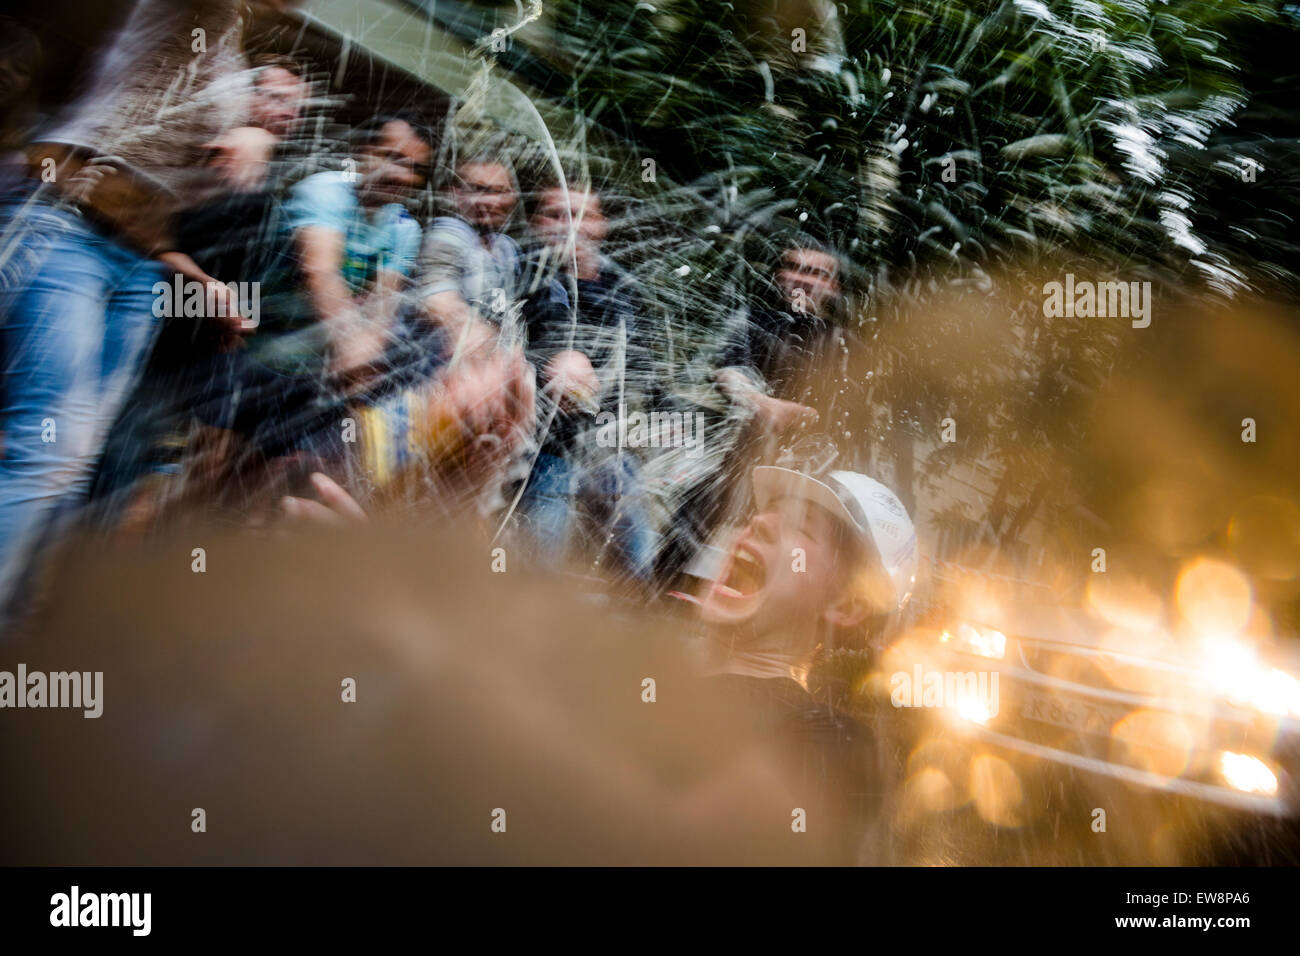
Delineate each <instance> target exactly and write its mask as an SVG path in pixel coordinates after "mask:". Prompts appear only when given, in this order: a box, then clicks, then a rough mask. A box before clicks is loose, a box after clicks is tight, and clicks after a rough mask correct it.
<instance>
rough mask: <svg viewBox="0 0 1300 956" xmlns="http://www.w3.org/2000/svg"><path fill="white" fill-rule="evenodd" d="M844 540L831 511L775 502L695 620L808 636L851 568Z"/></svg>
mask: <svg viewBox="0 0 1300 956" xmlns="http://www.w3.org/2000/svg"><path fill="white" fill-rule="evenodd" d="M845 541H846V536H845V535H844V534H843V532H842V530H841V525H840V522H839V519H837V518H836V517H835V516H834V515H832V514H831V513H830V512H828V511H826V510H825V509H823V508H821V507H820V506H818V505H814V504H812V503H810V502H808V501H804V500H803V499H799V498H789V497H787V498H780V499H778V500H777V501H775V502H773V503H772V504H771V505H770V506H769V507H768V508H767V509H766V510H764V511H762V512H760V513H759V514H757V515H755V516H754V517H753V518H752V519H751V520H750V522H749V524H748V525H746V527H745V529H744V531H743V532H741V534H740V536H739V537H738V538H737V539H736V541H735V543H734V545H733V546H732V549H731V555H730V557H729V559H728V561H727V563H726V565H725V566H724V568H723V571H722V574H721V576H720V577H719V578H718V580H717V581H716V582H714V584H713V586H712V587H711V588H710V589H709V591H708V592H707V593H706V595H705V597H704V600H703V602H702V607H701V610H700V616H701V619H702V620H703V621H704V622H705V623H707V624H712V625H716V626H721V627H729V628H744V629H746V630H748V631H750V632H751V633H767V632H772V631H777V630H780V631H784V632H789V633H790V634H791V636H792V637H794V636H796V635H799V634H803V633H806V632H807V631H810V630H811V629H812V628H814V627H815V626H816V625H817V624H818V622H819V621H820V620H822V619H823V618H824V617H826V615H827V613H828V612H829V611H830V609H831V608H832V607H833V606H834V605H835V604H836V602H837V601H838V600H839V599H840V597H841V594H842V592H843V590H844V585H845V583H846V581H847V579H848V573H847V572H848V569H849V568H850V567H852V566H853V564H854V563H855V556H854V555H852V554H850V553H846V551H845V548H846V544H845V543H844V542H845ZM796 549H801V550H802V554H801V553H800V551H797V550H796Z"/></svg>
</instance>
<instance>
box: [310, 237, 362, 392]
mask: <svg viewBox="0 0 1300 956" xmlns="http://www.w3.org/2000/svg"><path fill="white" fill-rule="evenodd" d="M294 240H295V244H296V246H297V249H298V262H299V267H300V268H301V270H302V277H303V284H304V285H305V286H306V288H307V297H308V299H309V300H310V302H311V307H312V311H313V312H314V313H315V314H316V320H317V321H318V322H321V323H323V324H324V326H325V330H326V333H327V335H328V338H329V342H330V349H331V352H332V358H331V367H332V369H333V370H334V372H335V373H347V372H349V371H351V370H354V369H357V368H361V367H363V366H365V365H368V364H370V363H371V362H372V361H374V359H375V357H376V351H375V349H376V347H377V340H382V338H383V336H382V332H381V333H380V334H376V330H375V329H373V328H370V327H369V324H368V323H367V322H366V321H365V319H364V318H363V316H362V314H361V311H360V310H359V309H358V308H357V305H356V302H355V301H354V300H353V298H352V292H351V290H349V289H348V284H347V283H346V282H345V281H344V279H343V254H344V242H345V240H344V236H343V234H342V233H341V232H339V231H338V230H336V229H331V228H329V227H327V226H303V227H301V228H300V229H298V231H297V233H296V234H295V236H294ZM379 347H380V348H382V346H379Z"/></svg>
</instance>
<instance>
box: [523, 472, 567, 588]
mask: <svg viewBox="0 0 1300 956" xmlns="http://www.w3.org/2000/svg"><path fill="white" fill-rule="evenodd" d="M519 507H520V511H521V512H522V514H523V517H524V521H523V524H524V526H525V528H526V530H527V534H528V536H529V537H530V538H531V539H532V540H533V542H534V543H535V545H536V547H537V548H538V551H539V552H540V554H541V555H542V557H543V558H544V559H545V560H546V561H547V562H548V563H551V564H555V565H559V564H561V563H563V561H564V559H565V557H566V556H567V554H568V548H569V529H570V524H571V519H572V515H573V466H572V465H571V464H569V462H568V460H566V459H564V458H560V457H559V456H557V455H547V454H541V455H538V456H537V461H536V463H535V464H534V465H533V473H532V475H531V476H530V477H529V479H528V487H527V488H526V489H525V490H524V496H523V498H522V499H521V500H520V502H519Z"/></svg>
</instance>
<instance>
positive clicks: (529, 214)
mask: <svg viewBox="0 0 1300 956" xmlns="http://www.w3.org/2000/svg"><path fill="white" fill-rule="evenodd" d="M566 182H567V183H568V190H567V191H568V192H570V193H586V194H587V195H588V196H591V197H593V198H594V199H595V200H596V202H597V203H599V204H600V208H601V211H602V212H603V211H604V209H605V203H604V199H603V198H602V196H601V194H600V190H599V189H597V188H596V187H595V186H594V185H592V184H591V183H590V182H588V181H587V180H583V179H568V180H566ZM552 189H559V190H564V189H565V187H564V185H562V184H561V183H560V181H559V180H558V179H543V180H542V181H540V182H538V183H535V184H534V185H533V188H532V189H529V190H527V191H525V192H524V193H523V194H522V195H521V201H522V204H523V207H524V217H525V218H527V219H532V218H533V214H534V213H535V212H537V207H538V206H539V205H540V204H541V201H542V193H545V192H550V191H551V190H552Z"/></svg>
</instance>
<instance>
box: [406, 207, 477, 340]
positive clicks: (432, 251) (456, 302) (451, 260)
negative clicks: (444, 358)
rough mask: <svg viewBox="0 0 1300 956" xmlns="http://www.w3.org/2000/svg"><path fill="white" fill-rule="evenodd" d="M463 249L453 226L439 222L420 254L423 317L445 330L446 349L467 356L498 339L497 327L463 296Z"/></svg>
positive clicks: (419, 269) (419, 266) (419, 267)
mask: <svg viewBox="0 0 1300 956" xmlns="http://www.w3.org/2000/svg"><path fill="white" fill-rule="evenodd" d="M462 257H463V249H462V247H461V245H460V244H459V241H458V237H457V236H455V235H454V234H453V233H452V232H451V229H450V227H445V226H444V227H440V226H439V225H438V224H437V223H436V222H435V224H434V226H433V228H432V229H431V231H430V233H429V237H428V240H427V241H426V242H425V245H424V249H423V251H422V252H421V255H420V262H419V265H418V273H419V276H420V283H421V289H422V292H421V294H422V295H423V297H424V313H423V314H424V317H425V319H426V321H428V322H430V323H432V324H433V325H435V326H437V327H438V328H440V329H442V330H443V332H444V334H445V335H444V337H445V341H446V343H447V351H448V353H449V354H451V355H453V356H459V355H465V354H468V353H471V352H474V351H477V350H478V349H479V348H481V347H483V346H485V345H490V344H492V343H494V342H495V341H496V338H497V335H496V329H495V328H494V327H493V326H492V325H491V323H489V322H487V321H486V320H485V319H484V318H483V317H482V316H480V315H479V314H478V313H477V312H475V310H474V309H473V307H471V306H470V304H469V303H468V302H466V301H465V298H464V296H462V295H461V291H460V288H461V282H460V280H461V268H462V266H461V259H462Z"/></svg>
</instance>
